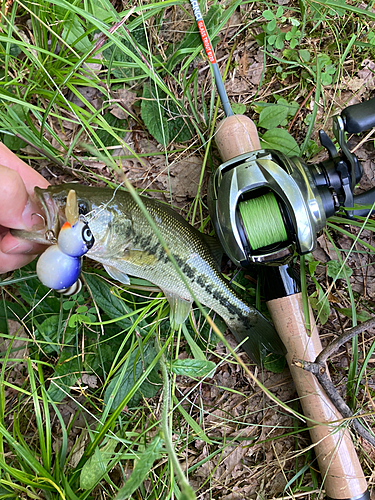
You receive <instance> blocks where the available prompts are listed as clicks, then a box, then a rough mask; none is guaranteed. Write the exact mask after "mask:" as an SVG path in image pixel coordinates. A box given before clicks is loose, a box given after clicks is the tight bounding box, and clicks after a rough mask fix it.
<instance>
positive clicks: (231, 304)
mask: <svg viewBox="0 0 375 500" xmlns="http://www.w3.org/2000/svg"><path fill="white" fill-rule="evenodd" d="M70 190H75V192H76V194H77V200H78V205H79V207H80V210H81V213H82V212H85V213H86V214H88V215H87V217H88V221H89V227H90V230H91V231H92V233H93V235H94V238H95V244H94V246H93V247H92V248H91V249H90V250H89V252H88V253H87V256H88V257H90V258H91V259H93V260H95V261H97V262H100V263H102V264H103V265H104V267H105V269H106V270H107V271H108V273H109V274H110V275H111V276H112V277H113V278H114V279H117V280H119V281H120V282H122V283H125V284H128V283H129V278H128V275H131V276H135V277H139V278H143V279H146V280H148V281H150V282H151V283H153V284H154V285H156V286H158V287H159V288H160V289H161V290H162V291H163V292H164V294H165V296H166V297H167V299H168V300H169V303H170V305H171V316H172V318H171V319H172V324H173V326H174V327H176V326H177V325H178V324H179V323H182V322H183V321H184V320H185V319H186V316H187V315H188V313H189V311H190V308H191V304H192V302H193V298H195V299H196V300H198V301H199V302H200V303H201V304H203V305H205V306H207V307H208V308H210V309H212V310H213V311H215V312H216V313H217V314H219V315H220V316H221V317H222V318H223V320H224V321H225V323H226V324H227V326H228V327H229V329H230V330H231V332H232V333H233V334H234V336H235V338H236V340H237V341H238V342H243V344H242V348H243V349H244V350H245V351H246V352H247V354H248V355H249V356H250V357H251V358H252V359H253V360H254V361H255V362H257V363H261V361H262V358H264V356H265V355H267V353H274V354H278V355H283V354H284V352H285V349H284V346H283V344H282V342H281V340H280V339H279V337H278V334H277V332H276V331H275V329H274V327H273V326H272V325H271V324H270V323H269V322H268V321H267V320H266V318H265V317H264V316H263V315H262V314H261V313H260V312H259V311H258V310H257V309H255V308H254V307H251V306H249V305H248V304H246V303H245V302H244V301H243V300H242V299H241V298H240V297H239V296H238V295H237V294H236V293H235V292H234V291H233V290H232V289H231V288H230V286H229V284H228V283H227V282H226V281H225V280H224V278H223V276H222V275H221V274H220V272H219V271H218V270H217V264H216V262H215V258H214V256H213V253H214V249H215V247H217V244H216V240H215V239H214V238H210V237H208V236H206V235H203V234H202V233H200V232H199V231H197V230H196V229H195V228H194V227H193V226H191V225H190V224H189V223H188V222H186V220H185V219H184V218H183V217H181V216H180V215H179V214H177V213H176V212H175V211H174V210H172V209H171V208H170V207H168V206H167V205H164V204H162V203H161V202H159V201H157V200H153V199H150V198H147V197H141V199H142V202H143V204H144V206H145V208H146V209H147V211H148V213H149V214H150V215H151V217H152V218H153V220H154V222H155V224H156V225H157V227H158V229H159V231H160V234H161V235H162V238H163V240H164V242H165V244H166V245H167V247H168V249H169V251H170V252H171V254H172V255H173V257H174V259H175V261H176V263H177V265H178V267H179V269H180V271H181V272H182V274H183V276H184V279H182V278H181V276H180V273H179V272H178V270H177V269H176V268H175V266H174V264H173V263H172V262H171V260H170V259H169V257H168V255H167V253H166V252H165V249H164V248H163V245H162V244H161V243H160V241H159V239H158V237H157V235H156V234H155V233H154V231H153V230H152V228H151V226H150V224H149V222H148V220H147V219H146V217H145V216H144V214H143V212H142V211H141V209H140V207H139V206H138V204H137V202H136V201H135V200H134V199H133V197H132V196H131V195H130V194H129V193H128V192H127V191H120V190H117V191H115V192H114V191H112V190H110V189H107V188H96V187H88V186H82V185H79V184H64V185H62V186H50V187H49V188H47V189H45V190H43V189H40V188H35V194H36V197H37V198H39V200H40V201H41V203H42V206H43V208H44V210H45V212H48V214H47V218H46V219H47V221H48V222H47V225H48V227H47V228H44V230H43V231H41V230H38V231H35V232H34V233H27V232H25V231H21V232H20V231H15V234H16V235H18V236H21V237H24V238H27V239H34V241H41V240H42V239H43V238H44V234H45V232H46V229H47V230H52V231H54V232H55V234H57V232H58V228H59V227H61V224H62V223H63V222H64V220H65V204H66V198H67V194H68V192H69V191H70ZM44 242H45V239H44Z"/></svg>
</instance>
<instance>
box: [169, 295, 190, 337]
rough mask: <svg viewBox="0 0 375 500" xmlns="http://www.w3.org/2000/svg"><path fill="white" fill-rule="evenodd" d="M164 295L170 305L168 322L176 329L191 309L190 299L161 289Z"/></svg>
mask: <svg viewBox="0 0 375 500" xmlns="http://www.w3.org/2000/svg"><path fill="white" fill-rule="evenodd" d="M163 292H164V295H165V296H166V298H167V299H168V302H169V306H170V322H171V328H172V329H173V330H176V329H177V328H178V327H179V326H180V325H182V324H183V323H185V321H186V318H187V317H188V316H189V313H190V309H191V304H192V301H191V300H186V299H182V298H181V297H179V296H178V295H175V294H174V293H171V292H168V291H166V290H163Z"/></svg>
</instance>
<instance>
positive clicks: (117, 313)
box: [84, 273, 142, 330]
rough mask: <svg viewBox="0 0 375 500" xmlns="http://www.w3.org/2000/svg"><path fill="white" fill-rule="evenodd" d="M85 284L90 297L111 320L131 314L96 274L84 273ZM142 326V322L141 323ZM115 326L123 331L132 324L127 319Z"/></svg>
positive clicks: (121, 320)
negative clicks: (88, 289) (90, 294)
mask: <svg viewBox="0 0 375 500" xmlns="http://www.w3.org/2000/svg"><path fill="white" fill-rule="evenodd" d="M84 276H85V279H86V282H87V285H88V287H89V288H90V291H91V293H92V296H93V298H94V300H95V302H96V304H97V305H98V306H99V308H100V309H101V310H102V311H104V312H105V313H106V314H107V315H108V316H109V317H110V318H111V319H114V318H120V317H121V316H124V315H126V314H129V313H130V312H131V309H130V308H129V307H128V305H127V303H126V302H125V300H121V299H119V298H118V297H116V296H115V295H114V294H113V293H111V288H112V287H111V286H110V285H109V284H108V283H106V282H105V281H104V280H103V279H102V278H100V277H99V276H97V275H96V274H88V273H84ZM141 324H142V322H141ZM117 325H118V326H119V327H120V328H123V329H124V330H127V329H129V328H130V327H131V325H132V322H131V320H130V319H129V318H121V319H119V320H118V321H117Z"/></svg>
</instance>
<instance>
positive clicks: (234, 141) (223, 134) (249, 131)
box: [215, 115, 260, 162]
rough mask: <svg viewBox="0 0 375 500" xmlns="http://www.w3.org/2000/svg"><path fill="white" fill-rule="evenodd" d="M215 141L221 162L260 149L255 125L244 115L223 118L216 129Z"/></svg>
mask: <svg viewBox="0 0 375 500" xmlns="http://www.w3.org/2000/svg"><path fill="white" fill-rule="evenodd" d="M215 140H216V144H217V147H218V148H219V151H220V156H221V158H222V160H223V162H226V161H228V160H231V159H232V158H235V157H236V156H239V155H242V154H245V153H249V152H250V151H257V150H258V149H260V142H259V136H258V131H257V128H256V126H255V123H254V122H253V121H252V120H250V118H249V117H248V116H245V115H231V116H227V117H226V118H224V120H222V121H221V122H220V123H219V125H218V127H217V130H216V136H215Z"/></svg>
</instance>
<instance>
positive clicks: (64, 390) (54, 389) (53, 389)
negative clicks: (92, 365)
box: [47, 348, 81, 403]
mask: <svg viewBox="0 0 375 500" xmlns="http://www.w3.org/2000/svg"><path fill="white" fill-rule="evenodd" d="M76 353H77V351H76V350H74V349H70V348H65V349H64V350H63V351H62V354H61V356H60V359H59V362H58V364H57V365H56V367H55V373H54V374H53V376H52V377H51V378H52V381H51V384H50V386H49V388H48V391H47V392H48V395H49V397H50V398H51V399H52V401H53V402H55V403H59V402H60V401H62V400H63V399H64V398H65V396H66V394H70V387H71V386H73V385H75V384H76V382H77V380H78V378H79V377H80V373H81V363H80V360H79V359H78V356H77V354H76ZM60 388H61V389H60Z"/></svg>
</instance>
